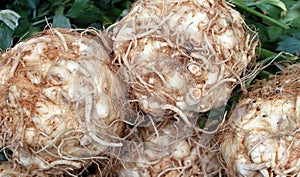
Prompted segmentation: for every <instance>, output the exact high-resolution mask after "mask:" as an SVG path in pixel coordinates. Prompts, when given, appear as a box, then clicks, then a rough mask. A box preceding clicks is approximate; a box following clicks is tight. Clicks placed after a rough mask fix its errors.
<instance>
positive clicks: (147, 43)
mask: <svg viewBox="0 0 300 177" xmlns="http://www.w3.org/2000/svg"><path fill="white" fill-rule="evenodd" d="M107 32H108V34H109V35H110V37H111V39H112V40H113V42H114V45H113V50H114V53H115V59H116V61H117V63H118V64H119V68H120V73H121V74H120V75H121V76H122V77H123V79H124V80H125V81H126V82H127V84H128V86H129V88H131V91H130V99H131V102H130V103H138V106H139V107H140V108H141V110H142V111H143V112H144V113H146V114H150V115H152V116H155V117H161V116H162V115H164V114H165V113H166V110H172V111H173V112H175V113H177V114H178V115H180V116H181V117H182V118H183V119H184V121H185V122H186V123H187V124H190V122H189V120H188V117H189V114H193V113H194V112H197V113H198V112H205V111H208V110H210V109H212V108H217V107H220V106H222V105H224V104H226V102H227V100H228V98H229V97H230V95H231V91H232V88H233V87H234V86H235V85H236V84H238V83H239V82H240V75H241V74H242V73H243V71H244V69H245V67H246V66H247V64H248V62H249V61H250V60H251V59H253V58H254V49H255V47H256V45H257V42H256V41H254V38H253V35H251V34H250V31H249V30H248V29H246V25H245V24H244V21H243V19H242V17H241V15H240V14H239V13H238V12H237V11H235V10H234V9H232V7H230V5H229V4H227V3H226V2H225V1H223V0H196V1H190V0H181V1H171V0H164V1H162V0H151V1H150V0H145V1H138V2H137V3H136V4H135V5H134V6H133V7H132V9H131V10H130V12H129V14H128V15H127V16H125V17H124V18H123V19H122V20H120V21H119V22H118V23H116V24H114V25H112V26H111V27H110V28H109V29H108V30H107ZM133 107H134V106H133Z"/></svg>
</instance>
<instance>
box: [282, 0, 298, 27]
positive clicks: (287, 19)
mask: <svg viewBox="0 0 300 177" xmlns="http://www.w3.org/2000/svg"><path fill="white" fill-rule="evenodd" d="M282 22H283V23H285V24H288V25H290V26H292V27H297V28H300V1H298V2H297V3H296V4H294V5H293V6H292V7H291V8H289V9H288V11H287V14H286V15H285V16H284V18H283V19H282Z"/></svg>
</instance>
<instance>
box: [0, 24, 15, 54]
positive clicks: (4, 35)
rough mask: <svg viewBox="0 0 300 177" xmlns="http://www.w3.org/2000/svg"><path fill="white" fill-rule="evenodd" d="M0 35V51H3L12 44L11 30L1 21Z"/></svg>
mask: <svg viewBox="0 0 300 177" xmlns="http://www.w3.org/2000/svg"><path fill="white" fill-rule="evenodd" d="M0 36H1V40H0V49H1V50H2V51H5V50H6V49H7V48H9V47H10V46H11V45H12V42H13V39H12V38H13V31H12V30H11V29H10V28H9V27H8V26H6V25H5V24H3V23H2V24H0Z"/></svg>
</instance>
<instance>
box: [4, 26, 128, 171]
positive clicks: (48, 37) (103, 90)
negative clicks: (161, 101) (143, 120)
mask: <svg viewBox="0 0 300 177" xmlns="http://www.w3.org/2000/svg"><path fill="white" fill-rule="evenodd" d="M101 35H103V34H102V33H98V34H97V35H94V36H91V35H90V36H89V35H87V34H86V32H82V33H78V32H77V31H75V30H62V29H55V28H53V29H50V30H47V31H44V32H42V33H40V34H39V35H38V36H36V37H34V38H31V39H29V40H26V41H24V42H21V43H19V44H17V45H16V46H15V47H14V48H12V49H10V50H9V51H7V52H6V53H4V54H3V55H2V57H3V61H4V62H3V65H2V66H1V68H0V69H1V70H0V76H1V77H0V83H1V87H0V94H1V97H0V98H1V100H0V106H1V109H0V118H1V121H0V122H1V132H0V135H1V136H0V138H1V139H0V142H1V147H6V148H8V149H10V150H11V151H12V152H13V154H12V156H11V157H10V158H11V159H10V161H13V162H15V163H17V164H21V165H22V166H24V167H25V168H26V169H30V170H31V171H34V170H36V171H45V174H46V173H47V174H48V173H49V174H61V173H63V171H66V172H69V173H72V171H73V170H75V169H79V168H81V167H83V166H84V165H87V164H89V163H90V161H91V160H92V159H93V158H100V157H101V154H102V153H105V152H106V151H108V149H109V147H120V146H122V144H121V143H120V140H119V134H120V133H121V131H122V121H120V118H119V116H118V111H117V109H116V108H117V107H119V105H118V104H119V103H120V102H121V101H122V99H123V95H124V94H123V88H122V86H121V85H122V84H121V82H120V81H119V79H118V78H117V77H115V74H114V73H113V72H112V71H111V69H110V67H109V64H108V63H109V60H110V59H109V58H108V57H109V54H108V51H107V48H106V45H104V44H107V42H106V41H105V39H104V37H103V36H102V37H101V38H99V37H98V36H101ZM101 39H102V40H101ZM107 47H109V46H107Z"/></svg>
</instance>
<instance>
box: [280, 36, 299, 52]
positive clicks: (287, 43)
mask: <svg viewBox="0 0 300 177" xmlns="http://www.w3.org/2000/svg"><path fill="white" fill-rule="evenodd" d="M282 39H283V40H282V41H280V42H279V43H278V47H277V50H278V51H286V52H289V53H299V52H300V38H297V37H295V36H283V37H282Z"/></svg>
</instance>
